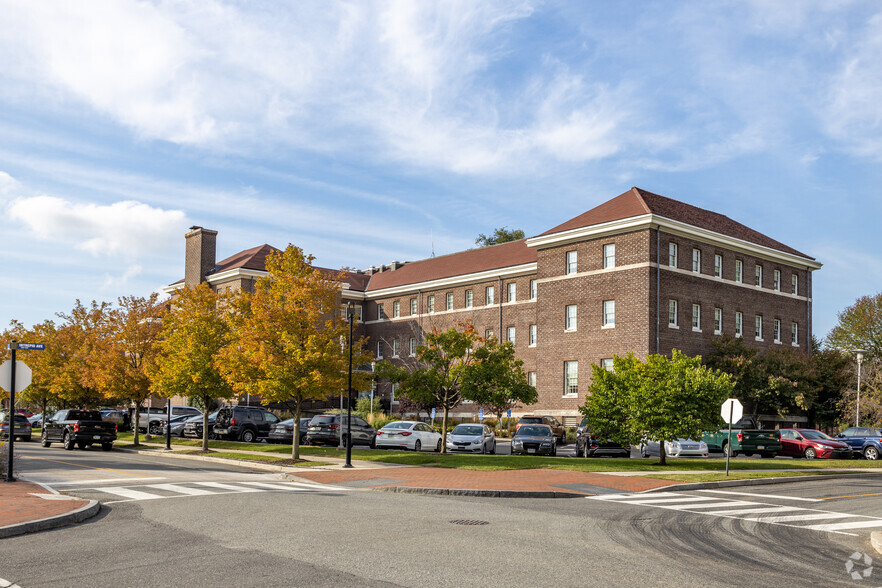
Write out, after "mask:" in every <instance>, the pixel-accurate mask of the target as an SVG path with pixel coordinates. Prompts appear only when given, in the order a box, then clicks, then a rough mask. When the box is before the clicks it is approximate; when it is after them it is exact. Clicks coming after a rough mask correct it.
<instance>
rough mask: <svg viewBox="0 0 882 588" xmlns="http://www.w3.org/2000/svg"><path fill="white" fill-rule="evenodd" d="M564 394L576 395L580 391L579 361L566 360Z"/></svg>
mask: <svg viewBox="0 0 882 588" xmlns="http://www.w3.org/2000/svg"><path fill="white" fill-rule="evenodd" d="M563 393H564V396H574V395H576V394H578V393H579V362H578V361H565V362H564V391H563Z"/></svg>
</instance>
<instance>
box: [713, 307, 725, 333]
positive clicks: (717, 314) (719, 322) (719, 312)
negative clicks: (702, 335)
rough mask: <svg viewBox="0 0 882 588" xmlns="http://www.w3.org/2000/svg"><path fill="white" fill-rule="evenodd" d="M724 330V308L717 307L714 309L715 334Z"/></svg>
mask: <svg viewBox="0 0 882 588" xmlns="http://www.w3.org/2000/svg"><path fill="white" fill-rule="evenodd" d="M722 332H723V309H722V308H715V309H714V335H719V334H720V333H722Z"/></svg>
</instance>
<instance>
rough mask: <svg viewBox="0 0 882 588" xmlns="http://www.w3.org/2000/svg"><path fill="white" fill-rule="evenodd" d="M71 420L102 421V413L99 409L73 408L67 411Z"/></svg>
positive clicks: (68, 418)
mask: <svg viewBox="0 0 882 588" xmlns="http://www.w3.org/2000/svg"><path fill="white" fill-rule="evenodd" d="M67 420H69V421H100V420H101V413H100V412H98V411H97V410H72V411H70V412H69V413H67Z"/></svg>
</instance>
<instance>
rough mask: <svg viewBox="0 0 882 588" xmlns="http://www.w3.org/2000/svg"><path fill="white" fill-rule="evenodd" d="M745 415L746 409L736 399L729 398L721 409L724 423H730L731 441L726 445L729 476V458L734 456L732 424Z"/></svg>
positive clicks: (727, 472)
mask: <svg viewBox="0 0 882 588" xmlns="http://www.w3.org/2000/svg"><path fill="white" fill-rule="evenodd" d="M743 415H744V407H743V406H741V403H740V402H738V400H737V399H736V398H729V399H728V400H726V402H724V403H723V406H722V407H721V408H720V416H721V417H723V421H725V422H727V423H729V440H728V441H727V443H726V475H727V476H728V475H729V456H730V455H732V423H737V422H738V421H740V420H741V417H742V416H743Z"/></svg>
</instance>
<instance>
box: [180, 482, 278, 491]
mask: <svg viewBox="0 0 882 588" xmlns="http://www.w3.org/2000/svg"><path fill="white" fill-rule="evenodd" d="M194 484H196V485H197V486H207V487H208V488H220V489H221V490H235V491H236V492H263V490H258V489H257V488H246V487H244V486H233V485H232V484H221V483H220V482H194Z"/></svg>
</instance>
